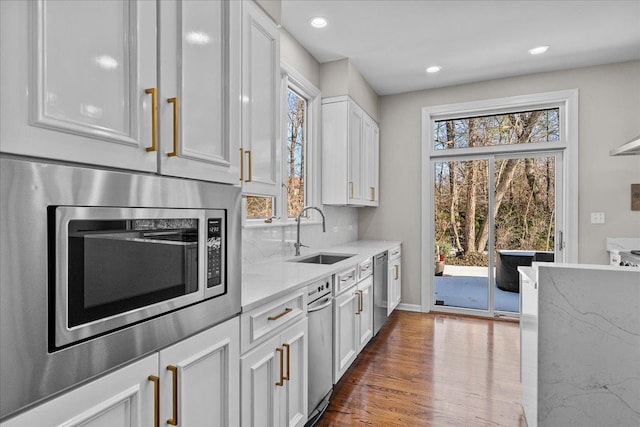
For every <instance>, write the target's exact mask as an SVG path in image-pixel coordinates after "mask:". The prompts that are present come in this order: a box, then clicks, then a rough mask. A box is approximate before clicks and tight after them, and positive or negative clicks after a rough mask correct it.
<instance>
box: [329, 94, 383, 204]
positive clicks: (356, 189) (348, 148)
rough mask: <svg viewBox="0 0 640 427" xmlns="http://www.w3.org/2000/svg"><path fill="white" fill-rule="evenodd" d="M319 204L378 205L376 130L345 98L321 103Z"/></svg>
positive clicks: (377, 135)
mask: <svg viewBox="0 0 640 427" xmlns="http://www.w3.org/2000/svg"><path fill="white" fill-rule="evenodd" d="M322 164H323V168H324V173H323V174H322V203H323V204H327V205H348V206H378V205H379V191H378V174H379V172H378V169H379V129H378V125H377V123H376V122H375V121H374V120H373V119H372V118H371V117H370V116H369V115H367V113H366V112H365V111H364V110H363V109H362V108H360V107H359V106H358V105H357V104H356V103H355V102H353V101H352V100H351V99H350V98H349V97H345V96H340V97H335V98H327V99H324V100H323V104H322Z"/></svg>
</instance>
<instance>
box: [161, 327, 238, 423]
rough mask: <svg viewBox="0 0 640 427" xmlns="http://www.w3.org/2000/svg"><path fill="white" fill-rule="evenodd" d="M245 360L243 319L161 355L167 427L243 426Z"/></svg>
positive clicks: (203, 334)
mask: <svg viewBox="0 0 640 427" xmlns="http://www.w3.org/2000/svg"><path fill="white" fill-rule="evenodd" d="M239 360H240V319H239V317H235V318H234V319H231V320H229V321H227V322H225V323H222V324H220V325H218V326H215V327H213V328H211V329H208V330H206V331H205V332H202V333H200V334H198V335H195V336H193V337H191V338H188V339H186V340H184V341H181V342H179V343H178V344H175V345H173V346H171V347H168V348H166V349H164V350H162V351H160V365H159V366H160V368H159V372H160V384H161V386H162V392H161V405H160V408H161V412H160V421H161V425H164V424H165V423H168V424H171V423H170V422H169V420H172V421H174V422H175V423H177V425H180V426H204V425H207V426H221V427H223V426H238V425H240V404H239V399H240V380H239V378H238V375H239V372H240V362H239ZM174 425H175V424H174Z"/></svg>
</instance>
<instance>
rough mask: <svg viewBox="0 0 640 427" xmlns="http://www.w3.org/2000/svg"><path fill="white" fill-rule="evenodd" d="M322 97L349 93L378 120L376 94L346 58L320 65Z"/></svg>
mask: <svg viewBox="0 0 640 427" xmlns="http://www.w3.org/2000/svg"><path fill="white" fill-rule="evenodd" d="M320 87H321V89H322V97H323V98H328V97H332V96H342V95H349V96H350V97H351V98H352V99H353V100H354V101H355V102H356V103H357V104H358V105H360V107H362V109H363V110H364V111H366V112H367V114H369V115H370V116H371V117H372V118H373V120H375V121H376V122H377V121H379V114H378V95H377V94H376V93H375V92H374V91H373V89H371V86H369V83H367V81H366V80H365V79H364V77H362V74H360V71H358V69H357V68H356V67H355V66H354V65H353V64H352V63H351V61H350V60H349V59H348V58H345V59H339V60H337V61H332V62H325V63H324V64H321V65H320Z"/></svg>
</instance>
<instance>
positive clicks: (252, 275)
mask: <svg viewBox="0 0 640 427" xmlns="http://www.w3.org/2000/svg"><path fill="white" fill-rule="evenodd" d="M399 244H401V242H399V241H386V240H356V241H353V242H348V243H344V244H341V245H338V246H332V247H329V248H325V249H319V250H317V251H309V252H308V253H304V254H303V256H308V255H313V254H314V253H331V254H353V255H354V256H352V257H350V258H347V259H345V260H343V261H339V262H336V263H335V264H331V265H320V264H306V263H301V262H289V260H292V259H295V258H296V257H291V256H288V257H286V258H280V259H271V260H269V261H265V262H261V263H257V264H250V265H246V266H243V267H242V311H243V312H246V311H249V310H251V309H253V308H255V307H258V306H260V305H261V304H264V303H266V302H268V301H271V300H274V299H277V298H279V297H281V296H284V295H287V294H289V293H291V292H293V291H294V290H296V289H299V288H303V287H304V286H306V285H308V284H309V283H312V282H314V281H316V280H318V279H322V278H323V277H326V276H330V275H332V274H335V273H338V272H340V271H343V270H346V269H348V268H351V267H353V266H355V265H357V264H358V263H360V262H362V261H364V260H366V259H367V258H370V257H372V256H374V255H377V254H379V253H381V252H384V251H386V250H389V249H391V248H393V247H394V246H397V245H399Z"/></svg>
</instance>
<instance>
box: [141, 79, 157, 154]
mask: <svg viewBox="0 0 640 427" xmlns="http://www.w3.org/2000/svg"><path fill="white" fill-rule="evenodd" d="M144 93H146V94H149V95H151V147H147V148H146V150H147V151H148V152H151V151H156V150H157V149H158V89H156V88H155V87H151V88H149V89H145V90H144Z"/></svg>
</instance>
